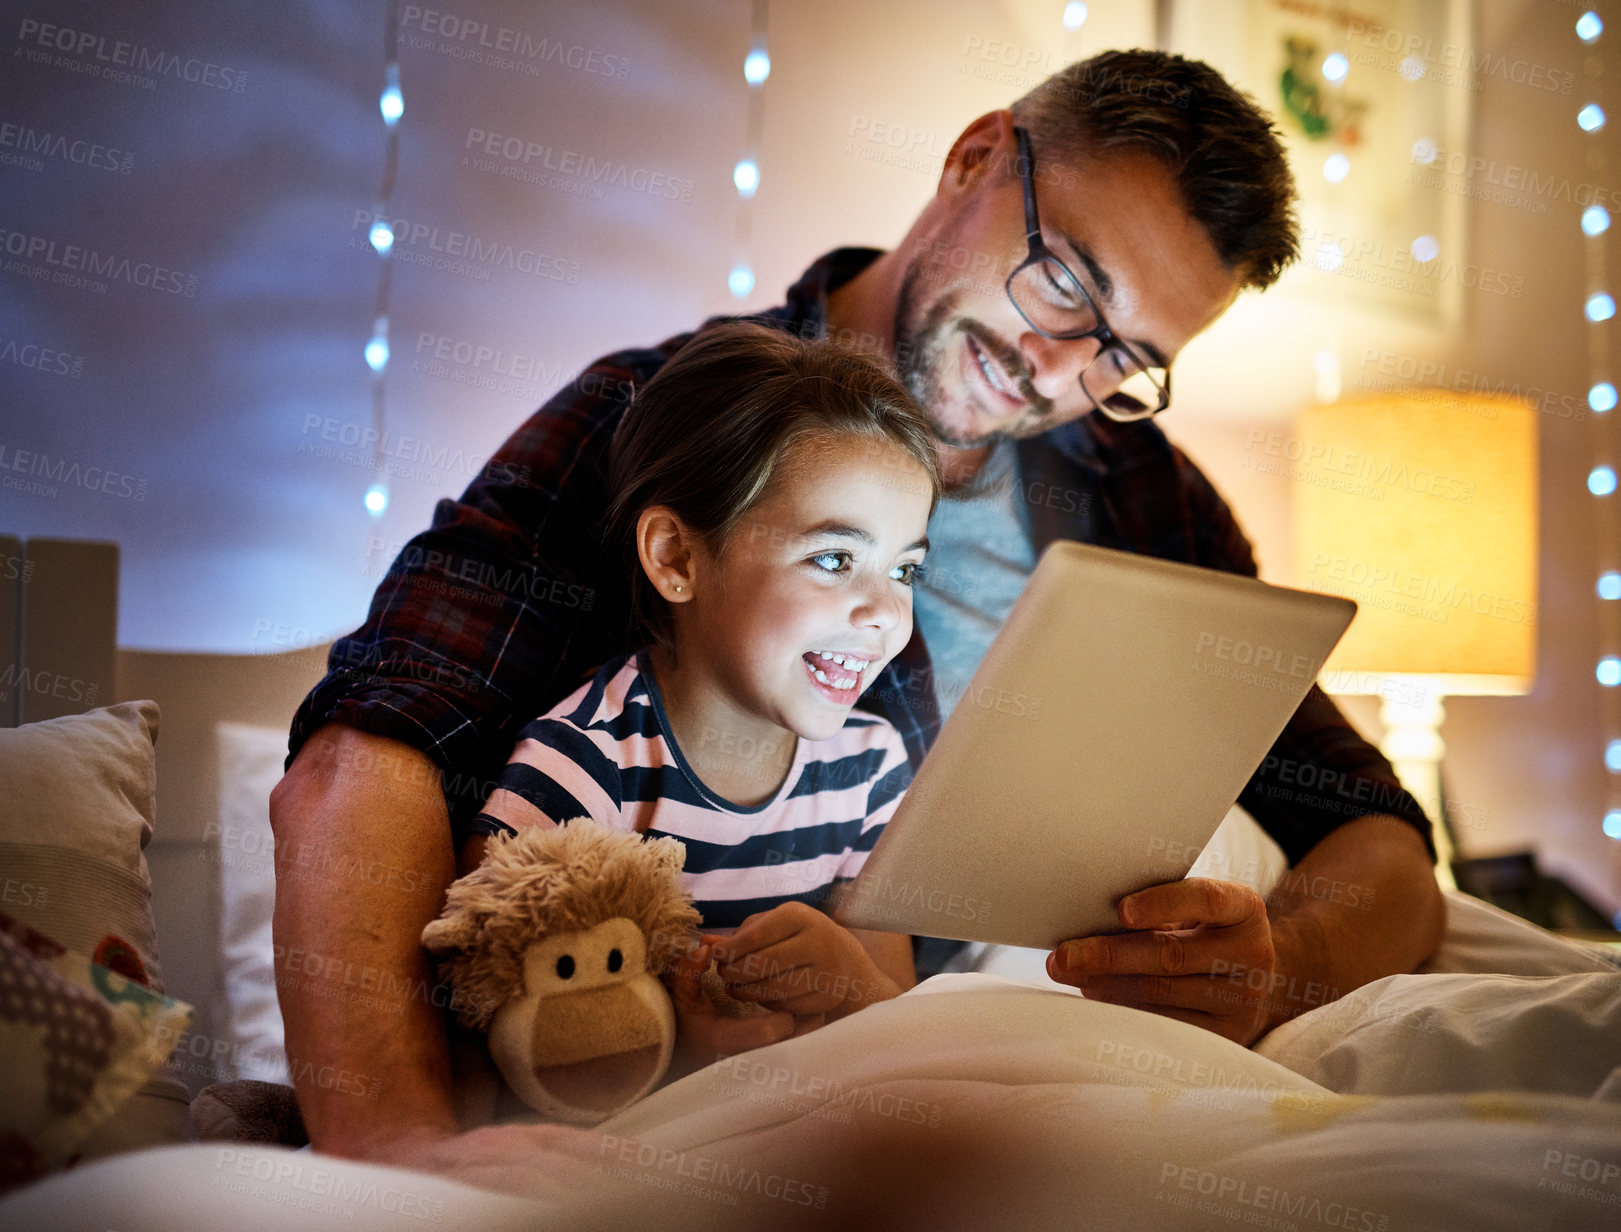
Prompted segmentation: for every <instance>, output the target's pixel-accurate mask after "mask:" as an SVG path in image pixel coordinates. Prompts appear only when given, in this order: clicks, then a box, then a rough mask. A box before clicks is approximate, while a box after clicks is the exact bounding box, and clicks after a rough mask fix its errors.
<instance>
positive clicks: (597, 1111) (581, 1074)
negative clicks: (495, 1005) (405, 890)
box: [489, 918, 675, 1124]
mask: <svg viewBox="0 0 1621 1232" xmlns="http://www.w3.org/2000/svg"><path fill="white" fill-rule="evenodd" d="M489 1042H490V1055H491V1057H493V1058H494V1060H495V1063H496V1066H497V1067H498V1068H499V1069H500V1071H501V1075H502V1077H504V1078H505V1079H506V1080H507V1084H508V1085H509V1086H510V1087H511V1088H512V1089H513V1091H514V1092H516V1093H517V1094H518V1096H519V1097H520V1098H521V1099H523V1101H524V1102H525V1103H527V1104H528V1105H529V1106H530V1107H532V1108H534V1109H535V1110H536V1111H538V1112H542V1113H545V1114H546V1115H547V1116H551V1117H555V1118H556V1119H558V1120H562V1121H569V1122H572V1123H574V1124H595V1123H596V1122H598V1121H602V1120H605V1119H606V1118H607V1117H608V1116H610V1115H612V1114H613V1113H614V1112H617V1111H618V1110H619V1109H621V1108H624V1107H626V1106H627V1105H629V1104H631V1103H633V1102H635V1101H636V1100H638V1099H640V1098H641V1097H642V1096H643V1095H645V1094H646V1093H647V1092H648V1091H650V1090H652V1088H653V1086H654V1085H655V1084H656V1083H657V1082H658V1080H659V1079H660V1078H661V1077H663V1075H664V1071H665V1070H666V1069H667V1068H668V1067H669V1064H670V1053H671V1050H672V1049H673V1047H674V1044H675V1011H674V1009H673V1008H672V1007H671V1005H670V997H669V994H668V993H667V992H665V990H664V985H662V984H661V983H659V981H658V979H657V978H656V977H655V976H653V975H652V974H650V973H649V972H648V971H647V947H646V942H645V940H644V938H643V935H642V930H641V929H640V928H639V927H637V925H636V924H635V923H634V922H633V921H631V920H627V919H623V918H616V919H611V920H605V921H603V922H602V923H601V924H598V925H596V926H595V927H593V928H587V929H582V930H580V931H578V932H566V933H553V934H551V935H550V936H546V937H543V938H540V939H539V940H537V941H535V942H534V943H533V944H532V945H530V946H529V948H528V949H527V950H526V951H525V953H524V962H523V993H522V995H520V996H516V997H513V998H512V999H510V1000H509V1001H507V1002H506V1003H505V1004H504V1005H502V1007H501V1008H500V1009H499V1010H497V1011H496V1013H495V1017H494V1019H493V1020H492V1022H491V1024H490V1037H489Z"/></svg>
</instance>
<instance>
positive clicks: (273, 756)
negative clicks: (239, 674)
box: [211, 723, 291, 1082]
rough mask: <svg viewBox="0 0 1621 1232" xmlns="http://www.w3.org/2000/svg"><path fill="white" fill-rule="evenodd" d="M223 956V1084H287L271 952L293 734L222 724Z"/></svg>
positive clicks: (216, 833) (218, 831)
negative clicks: (279, 817) (275, 825)
mask: <svg viewBox="0 0 1621 1232" xmlns="http://www.w3.org/2000/svg"><path fill="white" fill-rule="evenodd" d="M214 735H215V740H216V742H217V743H218V746H219V768H220V795H219V823H218V825H216V826H213V827H211V830H212V831H213V837H214V838H215V840H216V841H217V842H218V844H219V852H218V854H219V868H220V955H221V970H222V974H223V976H224V980H225V1016H224V1017H225V1021H224V1033H225V1035H226V1037H227V1038H228V1039H229V1040H230V1042H231V1044H232V1047H231V1049H230V1051H229V1052H228V1053H227V1054H226V1055H227V1056H228V1057H230V1058H232V1059H233V1060H234V1061H235V1063H236V1064H235V1070H236V1072H235V1073H232V1074H223V1073H222V1074H221V1075H220V1080H221V1081H225V1080H227V1079H230V1078H257V1079H260V1080H261V1081H264V1082H289V1081H291V1078H290V1077H289V1075H288V1070H287V1052H286V1036H285V1033H284V1030H283V1027H282V1021H281V1004H280V1002H279V1001H278V1000H277V999H276V973H275V967H274V965H273V963H274V958H273V955H272V952H271V930H270V922H271V914H272V912H273V911H274V910H275V906H276V858H275V841H274V837H273V835H272V834H271V831H270V789H271V788H272V787H274V786H275V785H276V783H277V781H278V780H279V779H280V778H281V773H282V770H281V766H282V761H283V759H284V758H285V757H286V756H287V731H286V729H285V728H280V727H249V726H247V725H245V724H242V723H218V724H216V725H215V727H214Z"/></svg>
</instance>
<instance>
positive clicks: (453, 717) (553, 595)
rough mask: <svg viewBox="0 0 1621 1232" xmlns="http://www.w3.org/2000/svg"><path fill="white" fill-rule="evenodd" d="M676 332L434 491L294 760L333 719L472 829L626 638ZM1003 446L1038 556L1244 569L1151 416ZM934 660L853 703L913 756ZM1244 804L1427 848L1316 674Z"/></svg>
mask: <svg viewBox="0 0 1621 1232" xmlns="http://www.w3.org/2000/svg"><path fill="white" fill-rule="evenodd" d="M878 255H879V254H878V253H877V252H876V251H874V250H872V249H857V248H843V249H838V250H836V251H834V252H832V253H829V254H828V255H826V256H824V257H822V258H821V259H820V260H818V261H817V262H816V263H815V264H814V265H812V266H811V268H810V269H809V270H808V271H807V272H806V273H805V275H804V276H803V277H802V278H801V279H800V280H799V282H798V283H796V284H795V285H794V286H793V287H792V288H791V289H790V290H789V292H788V298H787V303H786V304H784V305H783V306H781V307H779V308H774V309H771V310H769V311H767V312H764V313H761V314H758V315H757V316H755V317H754V318H753V319H755V320H759V321H762V322H764V323H766V324H768V325H773V326H776V327H778V328H781V329H785V330H791V331H793V332H795V333H798V334H800V335H801V336H804V337H821V336H824V335H825V333H826V325H827V295H828V293H829V292H830V291H831V290H833V289H835V288H837V287H838V286H840V285H842V284H843V283H844V282H846V281H848V280H849V279H851V278H853V277H855V276H856V275H857V274H858V273H860V272H861V270H863V269H865V268H866V266H867V265H868V264H869V263H870V262H871V261H872V260H874V259H875V258H876V257H877V256H878ZM726 319H730V318H714V319H713V320H711V321H710V322H706V325H710V324H714V323H715V322H716V321H720V320H726ZM692 337H693V334H692V333H685V334H677V335H676V336H675V337H673V338H669V339H667V340H666V341H664V342H662V343H660V344H659V345H658V346H656V347H647V348H643V349H636V350H625V351H618V352H615V353H614V354H612V355H608V356H605V357H603V358H602V359H599V360H598V361H597V362H596V363H594V364H592V365H591V366H590V367H588V368H587V369H585V371H583V372H582V373H580V375H579V376H578V377H576V378H575V379H574V381H573V382H571V383H570V384H569V385H568V386H567V387H566V388H564V389H562V390H560V391H559V392H558V393H557V394H555V395H554V396H553V397H552V398H551V399H550V401H548V402H547V403H546V404H545V405H544V406H543V407H541V408H540V410H538V411H537V412H535V414H534V415H532V416H531V417H530V418H529V419H528V421H527V422H525V423H524V424H523V426H522V427H520V428H519V429H518V430H517V431H516V432H515V433H513V435H512V436H511V437H510V438H509V439H508V440H507V442H506V443H505V444H504V445H503V446H502V447H501V449H500V450H499V451H498V452H497V453H496V454H495V455H494V456H493V457H491V459H490V461H489V463H488V465H486V467H485V468H484V470H483V472H482V473H481V474H480V475H479V476H478V477H477V478H475V479H474V480H473V482H472V483H471V484H469V485H468V487H467V490H466V491H465V492H463V493H462V496H461V498H460V499H459V500H448V499H447V500H441V501H440V502H439V503H438V505H437V507H436V508H435V510H434V517H433V524H432V525H431V526H430V527H429V528H428V529H427V530H425V531H423V532H422V533H421V534H419V535H417V536H416V537H415V538H413V539H412V540H411V541H410V542H409V543H408V544H406V546H405V547H404V549H403V550H402V551H401V552H400V555H399V556H398V557H397V558H396V559H395V561H394V562H393V565H392V566H391V567H390V569H389V571H388V573H387V575H386V576H385V577H384V578H383V580H382V582H381V584H380V585H379V586H378V588H377V592H376V594H375V595H374V596H373V597H372V603H371V610H370V612H369V613H368V615H367V617H366V622H365V624H363V625H362V626H361V627H360V628H359V629H357V630H356V631H355V632H354V633H351V634H349V635H348V636H347V637H343V638H340V639H339V640H338V641H336V642H334V643H333V646H332V650H331V653H330V656H329V659H328V665H327V666H328V670H327V674H326V676H325V677H324V678H323V679H322V680H321V682H320V683H319V684H318V685H316V687H315V688H314V689H313V690H312V691H311V692H310V694H309V696H308V697H306V698H305V699H304V702H303V704H302V705H301V706H300V707H299V709H298V712H297V714H296V715H295V716H294V718H293V724H292V732H291V736H290V740H289V753H288V759H287V760H288V762H289V764H290V763H291V761H292V759H293V757H295V756H296V755H297V753H298V750H299V749H300V747H302V745H303V743H304V741H305V740H306V739H307V738H308V737H309V736H310V734H311V733H312V732H314V731H315V730H316V729H317V728H319V727H320V726H321V725H323V724H324V723H327V722H332V721H335V722H340V723H347V724H350V725H351V726H353V727H355V728H357V729H359V730H361V731H366V732H371V733H373V734H376V735H380V736H388V737H391V738H393V739H395V740H400V741H403V742H404V743H406V744H408V745H411V746H413V747H415V748H417V749H420V750H421V751H422V752H424V753H425V754H427V756H428V757H429V758H431V759H432V760H433V761H434V762H435V763H436V764H437V765H438V766H439V768H440V770H441V772H442V774H443V785H444V793H445V802H446V804H447V806H448V807H449V810H450V817H451V823H452V828H453V830H454V831H455V833H456V836H457V837H458V838H459V837H460V836H461V835H463V834H465V833H466V829H465V827H466V824H467V822H468V821H469V820H470V819H471V818H472V816H473V815H474V814H475V813H476V812H477V811H478V809H479V807H480V806H481V805H482V804H483V803H484V800H485V799H486V798H487V797H488V795H489V793H490V791H491V790H492V789H493V787H494V786H495V784H496V782H497V780H498V778H499V776H500V772H501V768H502V766H503V765H504V764H505V763H506V760H507V757H508V755H509V754H510V753H511V751H512V747H513V743H514V741H515V740H516V738H517V734H518V730H519V728H521V727H522V726H523V724H525V723H527V722H528V721H530V720H531V719H533V718H534V717H535V716H536V715H539V714H543V713H545V711H546V710H548V709H549V708H550V707H552V706H553V705H555V704H556V703H557V702H559V701H561V700H562V699H563V698H564V697H566V696H568V694H569V693H571V692H572V691H573V690H574V689H576V688H577V687H578V686H579V685H580V684H582V683H583V682H584V681H585V680H586V679H588V678H589V677H590V676H591V674H592V672H594V671H595V670H596V668H597V667H598V666H600V665H601V664H602V663H605V662H606V661H608V660H609V659H611V658H613V657H615V656H616V655H620V654H624V653H627V652H628V651H630V650H633V649H635V647H636V644H637V641H636V639H635V637H634V631H633V629H632V628H631V626H630V622H629V617H628V612H629V596H630V588H629V582H628V579H627V578H625V577H624V576H622V572H623V571H622V570H615V569H614V568H613V566H612V564H611V562H613V561H616V560H618V559H619V556H618V554H617V553H616V552H612V551H609V550H608V548H607V546H606V545H605V544H604V542H603V537H602V532H603V517H604V513H605V511H606V509H607V506H608V485H607V465H608V448H609V444H610V442H611V440H612V437H613V432H614V429H615V427H616V426H617V424H618V423H619V420H620V417H621V415H622V414H623V413H624V410H625V408H626V406H627V405H628V404H629V402H630V400H631V397H632V395H633V394H634V393H635V392H636V390H637V388H638V387H639V386H640V385H641V384H642V383H643V382H645V381H647V380H648V379H649V378H650V377H652V375H653V374H654V373H655V372H657V371H658V369H659V368H660V367H661V366H662V365H663V364H664V363H665V362H666V361H667V360H668V359H669V358H670V357H671V356H672V355H673V354H674V353H675V352H676V351H677V350H678V349H680V347H681V346H683V345H684V344H685V343H686V342H687V341H689V340H690V339H691V338H692ZM1018 450H1019V483H1020V487H1021V493H1022V496H1023V498H1024V499H1025V500H1026V501H1027V502H1028V503H1029V505H1030V510H1031V529H1032V535H1033V537H1034V540H1035V545H1034V546H1035V549H1036V552H1037V554H1038V555H1039V554H1040V552H1041V550H1042V549H1043V548H1045V547H1046V546H1047V544H1048V543H1050V542H1052V540H1054V539H1059V538H1063V539H1075V540H1080V541H1082V542H1086V543H1094V544H1098V545H1099V546H1102V547H1111V548H1120V549H1124V550H1127V551H1133V552H1140V553H1143V554H1145V555H1149V556H1157V557H1162V558H1164V559H1166V560H1174V561H1181V562H1184V563H1188V564H1194V565H1202V566H1205V567H1207V568H1211V569H1225V570H1228V571H1230V572H1234V573H1242V574H1247V575H1249V576H1254V575H1255V573H1256V566H1255V560H1254V556H1253V554H1252V552H1251V550H1250V546H1249V543H1248V541H1247V540H1246V539H1245V538H1244V535H1243V532H1242V531H1240V530H1239V528H1238V524H1237V522H1236V521H1235V520H1234V518H1233V515H1232V512H1231V510H1229V509H1228V507H1227V504H1226V502H1225V501H1223V500H1222V498H1221V497H1220V496H1219V495H1218V494H1217V493H1216V491H1215V489H1214V488H1213V487H1212V486H1211V484H1210V482H1209V481H1208V480H1207V479H1206V478H1205V477H1204V475H1203V474H1202V473H1201V472H1200V471H1199V469H1198V468H1197V467H1196V466H1195V465H1194V464H1193V463H1192V462H1191V461H1189V460H1188V458H1187V457H1186V456H1185V455H1184V454H1183V453H1182V452H1181V451H1180V450H1179V449H1177V448H1176V447H1175V446H1174V445H1172V444H1171V443H1170V442H1169V441H1167V440H1166V439H1165V436H1164V434H1163V433H1162V432H1161V431H1160V430H1159V428H1158V427H1157V426H1156V425H1154V424H1153V423H1152V422H1146V423H1135V424H1117V423H1114V422H1112V421H1110V420H1108V419H1105V418H1104V417H1102V416H1100V415H1097V414H1093V415H1089V416H1087V417H1085V418H1084V419H1080V420H1076V421H1073V422H1071V423H1068V424H1065V425H1063V426H1062V427H1059V428H1056V429H1054V430H1053V431H1051V432H1048V433H1045V434H1043V435H1041V436H1039V437H1033V438H1030V439H1026V440H1023V441H1020V442H1019V446H1018ZM931 677H932V673H931V670H930V667H929V656H928V649H927V647H926V646H925V645H924V642H923V639H922V637H921V635H920V634H918V633H917V632H916V631H914V633H913V636H912V639H911V641H910V642H909V643H908V645H907V646H906V647H905V649H904V650H903V651H902V652H901V653H900V654H899V655H898V656H897V657H896V658H895V659H894V660H893V661H892V662H891V663H890V664H889V665H888V666H887V667H886V668H885V669H884V672H883V674H882V675H881V676H880V677H879V678H878V679H877V680H876V681H875V682H874V684H873V685H872V687H871V688H870V689H869V690H868V692H867V693H866V694H865V695H864V696H863V697H862V699H861V701H860V703H858V704H859V705H861V706H862V707H864V708H866V709H869V710H871V711H873V712H874V713H878V714H882V715H884V716H885V717H886V718H888V719H889V720H890V721H891V722H892V723H894V724H895V726H896V727H897V728H898V729H899V730H900V733H901V736H902V738H903V739H904V740H905V742H906V748H907V752H908V754H909V755H910V756H911V759H912V761H913V764H914V765H917V764H920V763H921V762H922V760H923V755H924V753H925V752H926V751H927V750H928V748H929V746H930V744H931V743H932V742H933V740H934V737H935V735H936V734H937V733H938V731H939V729H940V715H939V710H938V708H937V707H936V704H935V696H934V687H933V684H932V679H931ZM1239 803H1240V804H1242V805H1243V806H1244V808H1245V809H1247V810H1248V811H1249V813H1250V814H1251V815H1252V816H1253V817H1254V818H1255V819H1256V821H1258V822H1259V823H1260V824H1261V826H1262V827H1264V828H1265V829H1266V830H1267V832H1268V833H1270V834H1271V835H1272V837H1273V838H1274V839H1275V840H1276V841H1277V842H1278V844H1279V845H1280V846H1281V847H1282V848H1283V851H1284V853H1285V854H1286V855H1287V856H1288V858H1289V862H1290V863H1291V864H1294V863H1297V862H1298V861H1299V860H1300V858H1301V857H1302V856H1304V855H1305V854H1306V853H1307V852H1308V851H1309V850H1311V848H1312V847H1313V846H1314V845H1315V844H1316V843H1317V842H1318V840H1320V839H1321V838H1322V837H1323V836H1324V835H1326V834H1328V833H1329V832H1330V831H1332V830H1333V829H1335V828H1336V827H1337V826H1340V825H1343V824H1344V823H1345V822H1347V821H1350V820H1352V819H1354V818H1356V817H1361V816H1365V815H1368V814H1372V813H1384V814H1390V815H1394V816H1396V817H1400V818H1401V819H1402V820H1404V821H1406V822H1408V823H1410V824H1411V825H1413V826H1414V827H1415V828H1416V829H1417V830H1418V831H1419V833H1420V834H1422V835H1423V836H1424V840H1425V844H1426V846H1428V847H1429V848H1430V852H1431V857H1432V858H1433V857H1434V847H1433V844H1432V843H1431V840H1430V824H1429V821H1428V819H1427V818H1426V817H1425V815H1424V812H1423V810H1422V809H1421V808H1420V807H1419V805H1418V803H1417V802H1416V801H1415V800H1414V799H1413V798H1412V797H1411V796H1410V795H1408V794H1407V793H1406V792H1405V791H1403V790H1402V788H1401V786H1400V784H1399V783H1398V782H1397V779H1396V776H1395V774H1394V773H1393V771H1392V770H1391V767H1390V763H1389V762H1387V761H1386V760H1385V759H1384V757H1382V756H1381V755H1380V754H1379V752H1378V751H1377V750H1376V749H1374V748H1373V747H1371V746H1370V745H1369V744H1368V743H1367V742H1366V741H1364V740H1363V739H1362V738H1361V737H1360V736H1358V735H1357V734H1356V732H1355V731H1353V730H1352V729H1351V727H1350V725H1349V724H1348V723H1347V722H1346V720H1345V718H1344V716H1343V715H1341V713H1340V712H1339V710H1338V709H1337V708H1336V707H1335V706H1334V704H1333V703H1332V702H1331V701H1330V700H1329V699H1328V698H1327V697H1326V696H1325V695H1324V694H1323V693H1322V691H1321V690H1320V689H1318V688H1317V687H1316V686H1313V687H1312V690H1311V692H1310V694H1309V695H1308V696H1307V698H1306V700H1305V702H1304V703H1302V705H1301V706H1300V709H1299V710H1298V711H1297V712H1296V714H1295V716H1294V718H1293V719H1292V720H1291V721H1290V722H1289V724H1288V726H1287V727H1286V728H1285V729H1284V732H1283V734H1282V735H1281V736H1280V737H1279V738H1278V740H1277V743H1276V744H1275V745H1274V746H1273V748H1272V751H1271V753H1270V755H1269V756H1268V757H1267V758H1266V760H1265V761H1264V762H1263V763H1262V765H1261V767H1260V768H1259V769H1257V771H1256V773H1255V776H1254V777H1253V778H1252V779H1251V781H1250V783H1249V784H1248V786H1247V787H1246V788H1245V790H1244V792H1243V794H1242V795H1241V796H1240V797H1239Z"/></svg>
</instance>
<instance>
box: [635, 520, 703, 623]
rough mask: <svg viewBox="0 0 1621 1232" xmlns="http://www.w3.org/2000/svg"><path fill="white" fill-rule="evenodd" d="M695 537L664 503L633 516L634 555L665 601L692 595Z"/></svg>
mask: <svg viewBox="0 0 1621 1232" xmlns="http://www.w3.org/2000/svg"><path fill="white" fill-rule="evenodd" d="M700 547H701V545H700V543H699V541H698V537H697V536H696V535H695V534H694V533H693V532H692V531H691V530H690V529H689V528H688V526H687V524H686V523H685V522H683V521H682V520H681V518H680V517H679V516H678V515H677V514H676V512H675V510H673V509H671V508H670V507H669V506H667V505H650V506H649V507H648V508H646V509H644V510H642V512H641V516H640V517H638V518H637V519H636V555H637V557H638V558H639V559H640V560H641V562H642V572H644V573H646V574H647V579H648V581H650V582H652V583H653V588H654V589H655V590H657V591H658V592H659V594H660V595H662V596H663V598H664V601H665V602H666V603H685V602H686V601H687V600H688V599H690V598H692V593H693V583H694V581H695V579H696V573H697V560H696V557H697V554H698V550H699V548H700Z"/></svg>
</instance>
